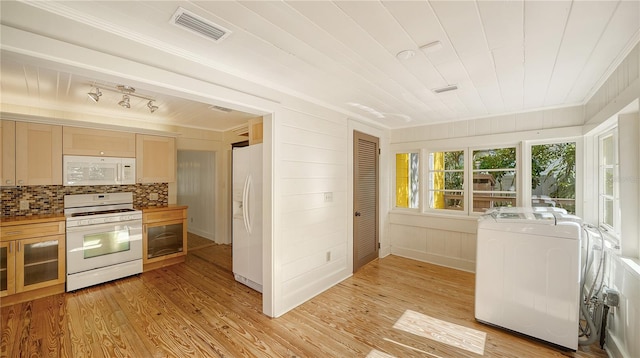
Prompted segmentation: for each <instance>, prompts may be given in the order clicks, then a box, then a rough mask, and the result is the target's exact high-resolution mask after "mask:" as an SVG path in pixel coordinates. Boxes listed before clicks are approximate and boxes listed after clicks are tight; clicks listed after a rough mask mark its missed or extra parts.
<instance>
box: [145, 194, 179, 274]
mask: <svg viewBox="0 0 640 358" xmlns="http://www.w3.org/2000/svg"><path fill="white" fill-rule="evenodd" d="M142 223H143V225H144V228H143V244H142V248H143V252H144V257H143V267H144V268H143V270H144V271H149V270H154V269H157V268H160V267H164V266H168V265H173V264H175V263H179V262H184V260H185V256H186V254H187V207H186V206H170V207H166V208H149V209H143V210H142Z"/></svg>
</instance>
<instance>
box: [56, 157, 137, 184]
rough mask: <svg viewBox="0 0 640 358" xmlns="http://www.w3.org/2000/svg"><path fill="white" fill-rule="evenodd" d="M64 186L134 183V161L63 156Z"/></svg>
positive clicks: (130, 159) (133, 159)
mask: <svg viewBox="0 0 640 358" xmlns="http://www.w3.org/2000/svg"><path fill="white" fill-rule="evenodd" d="M62 175H63V183H64V185H123V184H135V183H136V159H135V158H114V157H90V156H79V155H65V156H64V159H63V173H62Z"/></svg>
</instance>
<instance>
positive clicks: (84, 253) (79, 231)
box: [67, 220, 142, 275]
mask: <svg viewBox="0 0 640 358" xmlns="http://www.w3.org/2000/svg"><path fill="white" fill-rule="evenodd" d="M141 259H142V221H141V220H133V221H125V222H119V223H107V224H99V225H90V226H81V227H70V228H67V274H68V275H69V274H74V273H78V272H83V271H87V270H91V269H96V268H100V267H107V266H111V265H115V264H119V263H123V262H128V261H133V260H141Z"/></svg>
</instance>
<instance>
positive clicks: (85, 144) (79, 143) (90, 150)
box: [62, 127, 136, 158]
mask: <svg viewBox="0 0 640 358" xmlns="http://www.w3.org/2000/svg"><path fill="white" fill-rule="evenodd" d="M62 143H63V148H62V154H65V155H89V156H96V157H101V156H102V157H123V158H135V156H136V135H135V133H127V132H117V131H106V130H101V129H89V128H76V127H64V128H63V141H62Z"/></svg>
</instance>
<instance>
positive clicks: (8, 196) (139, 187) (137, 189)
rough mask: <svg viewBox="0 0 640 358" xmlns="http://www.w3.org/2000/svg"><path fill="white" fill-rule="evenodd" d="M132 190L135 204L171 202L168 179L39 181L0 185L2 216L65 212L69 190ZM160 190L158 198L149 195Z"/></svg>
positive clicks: (80, 191) (157, 204)
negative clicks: (144, 181) (64, 183)
mask: <svg viewBox="0 0 640 358" xmlns="http://www.w3.org/2000/svg"><path fill="white" fill-rule="evenodd" d="M119 192H132V193H133V205H134V206H137V207H145V206H164V205H167V204H168V203H169V185H168V184H167V183H153V184H135V185H99V186H62V185H37V186H19V187H18V186H17V187H2V188H0V201H1V206H2V207H1V208H0V209H1V213H0V217H14V216H33V215H46V214H62V213H63V212H64V196H65V195H69V194H94V193H119ZM151 194H158V200H151V199H149V197H150V195H151ZM21 201H27V202H28V203H29V209H28V210H20V202H21Z"/></svg>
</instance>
